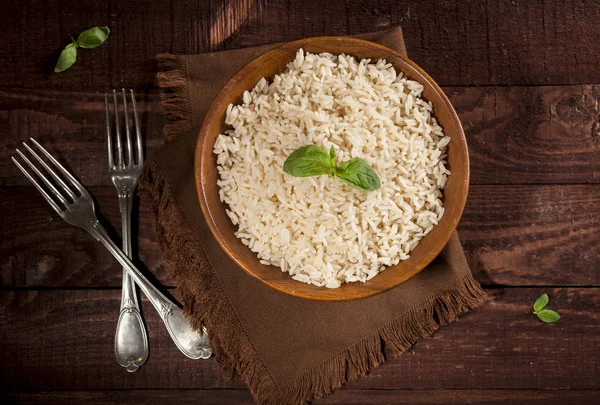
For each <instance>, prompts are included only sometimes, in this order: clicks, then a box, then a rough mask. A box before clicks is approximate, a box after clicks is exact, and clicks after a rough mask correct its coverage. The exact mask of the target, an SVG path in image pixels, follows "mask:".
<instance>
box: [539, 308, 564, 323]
mask: <svg viewBox="0 0 600 405" xmlns="http://www.w3.org/2000/svg"><path fill="white" fill-rule="evenodd" d="M537 316H538V318H540V319H541V320H542V321H544V322H546V323H552V322H556V321H558V320H559V319H560V315H559V314H558V313H556V312H554V311H553V310H551V309H542V310H541V311H540V312H538V313H537Z"/></svg>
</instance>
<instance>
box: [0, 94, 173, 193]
mask: <svg viewBox="0 0 600 405" xmlns="http://www.w3.org/2000/svg"><path fill="white" fill-rule="evenodd" d="M110 90H111V89H110V87H106V88H105V89H104V90H103V91H100V92H70V91H48V90H9V91H2V90H0V127H2V128H4V130H5V131H6V136H4V137H2V139H1V140H0V173H1V174H0V185H9V186H12V185H27V186H29V185H30V183H29V182H28V180H27V179H26V178H25V177H24V176H23V174H22V173H21V172H20V171H19V170H18V169H17V167H16V166H15V165H14V164H13V163H12V161H11V160H10V156H12V155H15V148H18V147H20V146H21V142H24V141H26V140H28V139H29V138H30V137H34V138H36V140H38V141H39V142H40V143H41V144H42V145H43V146H44V147H46V148H47V149H48V150H49V151H50V152H51V153H52V154H53V155H54V156H55V157H56V158H57V159H58V160H59V161H61V163H63V164H64V165H65V166H66V167H67V168H69V169H70V170H71V171H72V172H73V174H75V176H76V177H77V178H78V179H79V180H80V181H81V182H82V183H83V184H84V185H85V186H86V187H89V186H94V185H99V184H100V185H107V186H108V185H111V184H112V183H111V182H110V178H109V177H108V157H107V156H108V152H107V143H106V142H107V141H106V118H105V112H104V93H105V92H106V91H110ZM135 90H136V101H137V108H138V112H139V114H140V123H141V126H142V134H143V140H144V146H145V153H146V155H148V154H149V153H151V152H152V151H153V150H154V149H156V148H157V147H158V146H161V145H163V143H164V142H163V137H162V126H163V122H164V121H163V117H162V109H161V105H160V96H159V94H158V90H156V89H154V90H149V91H145V90H144V89H140V90H138V89H135Z"/></svg>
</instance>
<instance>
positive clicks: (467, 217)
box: [458, 185, 600, 286]
mask: <svg viewBox="0 0 600 405" xmlns="http://www.w3.org/2000/svg"><path fill="white" fill-rule="evenodd" d="M598 210H600V188H599V187H598V186H596V185H553V186H472V187H471V190H470V192H469V198H468V200H467V206H466V207H465V212H464V214H463V217H462V219H461V221H460V223H459V227H458V231H459V235H460V237H461V241H462V244H463V247H464V249H465V253H466V255H467V259H468V261H469V264H470V266H471V269H472V270H474V271H475V272H477V273H478V274H477V278H478V280H479V281H481V282H483V283H486V284H501V285H512V286H518V285H552V284H554V285H577V284H580V285H599V284H600V277H599V276H600V274H599V273H598V270H597V264H598V260H599V259H600V246H599V244H598V242H599V241H600V218H599V217H598V215H597V214H596V213H597V212H598Z"/></svg>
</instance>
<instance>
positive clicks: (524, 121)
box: [445, 85, 600, 184]
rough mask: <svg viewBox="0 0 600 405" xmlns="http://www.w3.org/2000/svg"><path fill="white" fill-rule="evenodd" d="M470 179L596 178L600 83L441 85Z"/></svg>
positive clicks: (528, 181) (599, 148)
mask: <svg viewBox="0 0 600 405" xmlns="http://www.w3.org/2000/svg"><path fill="white" fill-rule="evenodd" d="M445 91H446V93H447V94H448V95H449V96H450V100H451V102H452V104H453V105H454V108H455V109H456V111H457V112H458V114H459V117H460V120H461V122H462V124H463V127H464V130H465V133H466V134H467V140H468V143H469V155H470V160H471V184H539V183H598V182H600V110H599V107H598V105H599V100H600V86H594V85H584V86H548V87H502V88H498V87H483V88H473V87H470V88H456V87H454V88H446V89H445Z"/></svg>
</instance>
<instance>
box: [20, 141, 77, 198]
mask: <svg viewBox="0 0 600 405" xmlns="http://www.w3.org/2000/svg"><path fill="white" fill-rule="evenodd" d="M16 151H17V153H18V154H19V156H21V159H23V160H24V161H25V163H27V165H29V167H30V168H31V170H33V171H34V172H35V174H37V176H38V178H39V179H40V180H42V182H43V183H44V184H45V185H46V186H47V187H48V188H49V189H50V191H52V192H53V193H54V196H55V197H56V198H58V200H59V201H60V202H61V203H63V204H64V205H65V206H67V205H69V203H68V202H67V199H66V198H65V197H64V196H63V195H62V194H61V193H60V191H58V190H57V189H56V187H54V184H52V183H51V182H50V180H48V178H47V177H46V176H44V174H43V173H42V172H40V170H39V169H38V168H37V167H35V165H34V164H33V163H31V160H29V159H27V156H25V155H24V154H23V152H21V151H20V150H19V149H16Z"/></svg>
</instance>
